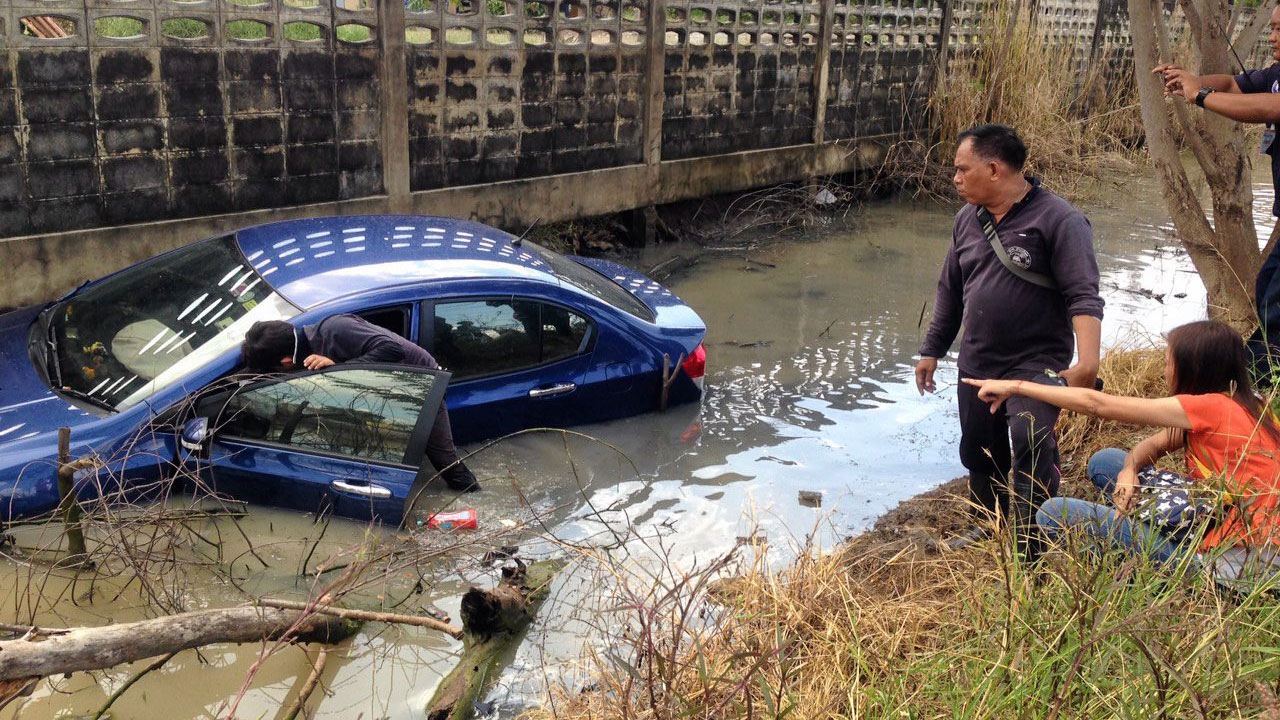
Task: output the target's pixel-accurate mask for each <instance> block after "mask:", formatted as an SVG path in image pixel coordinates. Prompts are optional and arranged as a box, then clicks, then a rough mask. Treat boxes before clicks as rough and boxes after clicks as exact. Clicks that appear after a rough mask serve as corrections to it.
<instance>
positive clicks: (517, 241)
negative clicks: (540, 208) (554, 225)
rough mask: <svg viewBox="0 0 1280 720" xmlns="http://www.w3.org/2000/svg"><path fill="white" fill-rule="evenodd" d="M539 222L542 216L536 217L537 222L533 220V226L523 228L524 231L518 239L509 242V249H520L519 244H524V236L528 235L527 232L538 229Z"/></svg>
mask: <svg viewBox="0 0 1280 720" xmlns="http://www.w3.org/2000/svg"><path fill="white" fill-rule="evenodd" d="M540 222H542V216H541V215H539V216H538V219H537V220H534V221H533V224H532V225H530V226H529V227H527V228H525V229H524V232H522V233H520V237H518V238H516V239H515V240H512V241H511V247H520V243H523V242H524V239H525V237H526V236H528V234H529V232H530V231H531V230H533V229H534V228H536V227H538V223H540Z"/></svg>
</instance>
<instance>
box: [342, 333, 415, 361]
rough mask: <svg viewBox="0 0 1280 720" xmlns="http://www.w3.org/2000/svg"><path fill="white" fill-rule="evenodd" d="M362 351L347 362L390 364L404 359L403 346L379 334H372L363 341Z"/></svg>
mask: <svg viewBox="0 0 1280 720" xmlns="http://www.w3.org/2000/svg"><path fill="white" fill-rule="evenodd" d="M363 350H364V352H363V353H361V354H360V355H359V356H358V357H353V358H351V359H350V360H348V361H347V362H352V363H389V364H392V365H395V364H399V363H401V362H403V361H404V359H405V357H406V355H405V352H404V348H403V347H401V346H400V343H398V342H396V341H395V340H393V339H391V338H389V337H384V336H381V335H378V336H374V337H372V338H370V339H369V341H368V342H366V343H365V345H364V348H363Z"/></svg>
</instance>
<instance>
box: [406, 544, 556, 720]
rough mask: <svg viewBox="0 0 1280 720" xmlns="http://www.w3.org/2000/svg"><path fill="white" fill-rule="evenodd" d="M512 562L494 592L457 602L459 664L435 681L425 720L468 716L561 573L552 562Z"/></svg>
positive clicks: (474, 591) (473, 592) (470, 593)
mask: <svg viewBox="0 0 1280 720" xmlns="http://www.w3.org/2000/svg"><path fill="white" fill-rule="evenodd" d="M515 562H516V564H515V565H514V566H508V567H504V568H503V569H502V581H501V582H499V583H498V585H497V587H495V588H493V589H492V590H481V589H480V588H474V587H473V588H471V589H470V590H467V593H466V594H465V595H463V596H462V606H461V608H460V614H461V615H462V630H463V638H462V647H463V649H462V659H461V660H459V661H458V664H457V666H455V667H454V669H453V672H451V673H449V674H448V675H447V676H445V678H444V679H443V680H441V681H440V686H439V687H438V688H436V692H435V695H433V696H432V698H431V702H429V703H428V704H427V718H428V720H446V719H448V720H466V719H467V718H470V717H471V716H472V714H473V713H474V710H475V703H476V701H477V700H479V699H480V698H481V697H483V695H484V693H485V691H487V690H488V689H489V687H490V686H492V685H493V683H494V681H496V680H497V679H498V674H499V672H500V671H501V670H502V668H503V667H504V666H505V665H506V664H507V663H509V662H510V661H511V658H512V656H513V655H514V654H515V651H516V648H517V647H518V646H519V644H520V640H521V638H522V637H523V634H524V631H525V630H526V629H528V627H529V623H530V622H532V621H533V618H534V616H535V615H537V613H538V608H540V607H541V606H542V603H543V601H545V600H546V599H547V594H548V592H549V591H550V587H551V579H552V578H553V577H555V574H556V572H557V571H558V570H559V569H560V567H561V563H560V562H559V561H556V560H545V561H541V562H536V563H534V564H532V565H527V566H526V565H525V564H524V563H522V562H520V561H519V560H516V561H515Z"/></svg>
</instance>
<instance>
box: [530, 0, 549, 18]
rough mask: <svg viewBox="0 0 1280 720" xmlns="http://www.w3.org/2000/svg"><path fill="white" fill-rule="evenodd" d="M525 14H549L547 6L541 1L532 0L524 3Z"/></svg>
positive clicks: (533, 16) (537, 15)
mask: <svg viewBox="0 0 1280 720" xmlns="http://www.w3.org/2000/svg"><path fill="white" fill-rule="evenodd" d="M524 14H525V16H526V17H531V18H544V17H547V15H548V14H549V13H548V12H547V6H546V5H545V4H543V3H540V2H530V3H525V4H524Z"/></svg>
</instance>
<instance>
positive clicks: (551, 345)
mask: <svg viewBox="0 0 1280 720" xmlns="http://www.w3.org/2000/svg"><path fill="white" fill-rule="evenodd" d="M541 307H542V322H541V323H540V325H541V328H542V362H551V361H553V360H559V359H560V358H566V357H569V356H571V355H577V354H578V353H580V352H583V351H584V350H586V349H587V341H588V339H589V338H590V332H591V323H590V322H589V321H588V320H587V319H586V318H584V317H582V316H581V315H579V314H577V313H575V312H573V311H572V310H569V309H567V308H562V307H560V306H559V305H548V304H542V305H541Z"/></svg>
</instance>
